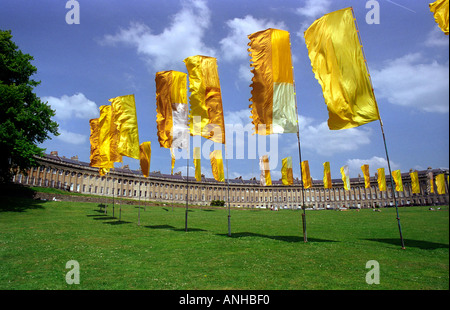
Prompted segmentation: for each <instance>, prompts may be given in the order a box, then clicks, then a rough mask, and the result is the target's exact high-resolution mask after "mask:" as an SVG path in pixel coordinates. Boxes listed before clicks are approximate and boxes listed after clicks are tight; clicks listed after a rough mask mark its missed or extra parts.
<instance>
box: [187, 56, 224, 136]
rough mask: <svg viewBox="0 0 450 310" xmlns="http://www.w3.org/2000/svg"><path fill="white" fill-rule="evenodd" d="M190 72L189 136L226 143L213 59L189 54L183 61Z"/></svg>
mask: <svg viewBox="0 0 450 310" xmlns="http://www.w3.org/2000/svg"><path fill="white" fill-rule="evenodd" d="M184 63H185V64H186V68H187V70H188V73H189V90H190V91H191V95H190V97H189V101H190V103H191V110H190V114H189V130H190V132H191V135H201V136H202V137H204V138H206V139H209V140H212V141H214V142H218V143H222V144H224V143H225V123H224V119H223V107H222V95H221V91H220V81H219V73H218V71H217V61H216V58H213V57H207V56H199V55H197V56H191V57H188V58H186V59H185V60H184Z"/></svg>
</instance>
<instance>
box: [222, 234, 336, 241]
mask: <svg viewBox="0 0 450 310" xmlns="http://www.w3.org/2000/svg"><path fill="white" fill-rule="evenodd" d="M217 235H218V236H223V237H229V238H246V237H258V238H268V239H273V240H279V241H285V242H303V236H271V235H264V234H256V233H252V232H238V233H231V237H230V236H228V234H217ZM308 242H339V241H336V240H327V239H319V238H308Z"/></svg>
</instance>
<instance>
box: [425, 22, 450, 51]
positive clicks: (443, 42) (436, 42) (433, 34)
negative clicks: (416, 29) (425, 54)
mask: <svg viewBox="0 0 450 310" xmlns="http://www.w3.org/2000/svg"><path fill="white" fill-rule="evenodd" d="M425 46H428V47H446V46H447V47H448V46H449V39H448V36H446V35H445V34H444V33H443V32H442V30H441V29H440V28H439V27H438V26H437V25H436V27H434V28H433V30H431V31H430V32H429V33H428V36H427V39H426V40H425Z"/></svg>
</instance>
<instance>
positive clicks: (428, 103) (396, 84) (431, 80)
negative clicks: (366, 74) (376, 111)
mask: <svg viewBox="0 0 450 310" xmlns="http://www.w3.org/2000/svg"><path fill="white" fill-rule="evenodd" d="M372 79H373V84H374V88H375V94H376V96H377V97H379V98H385V99H387V100H388V101H389V102H390V103H392V104H396V105H401V106H405V107H413V108H416V109H419V110H422V111H426V112H438V113H448V111H449V105H448V102H449V88H448V85H449V71H448V63H447V64H446V65H441V64H438V63H437V62H436V61H432V62H426V61H425V60H424V57H422V55H421V54H419V53H414V54H408V55H405V56H403V57H400V58H397V59H394V60H389V61H387V62H386V63H385V64H384V66H383V68H381V69H379V70H373V72H372Z"/></svg>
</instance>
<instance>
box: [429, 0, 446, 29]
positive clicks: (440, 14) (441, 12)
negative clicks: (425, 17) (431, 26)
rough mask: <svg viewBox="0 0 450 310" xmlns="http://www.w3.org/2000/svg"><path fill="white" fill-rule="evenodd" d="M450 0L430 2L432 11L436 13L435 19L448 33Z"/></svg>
mask: <svg viewBox="0 0 450 310" xmlns="http://www.w3.org/2000/svg"><path fill="white" fill-rule="evenodd" d="M448 1H449V0H437V1H435V2H433V3H430V4H429V7H430V11H431V12H432V13H433V15H434V20H435V21H436V23H437V24H438V25H439V28H441V30H442V31H443V32H444V33H445V34H446V35H448V7H449V5H448Z"/></svg>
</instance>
